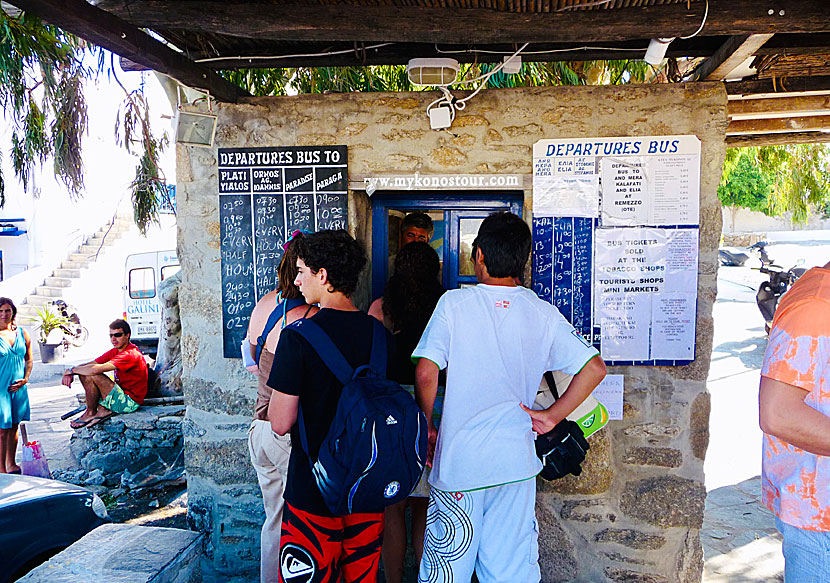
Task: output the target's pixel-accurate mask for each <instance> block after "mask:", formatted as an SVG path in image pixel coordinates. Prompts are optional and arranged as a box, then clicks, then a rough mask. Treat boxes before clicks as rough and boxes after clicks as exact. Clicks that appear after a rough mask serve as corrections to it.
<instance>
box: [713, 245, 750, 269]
mask: <svg viewBox="0 0 830 583" xmlns="http://www.w3.org/2000/svg"><path fill="white" fill-rule="evenodd" d="M747 259H749V255H747V254H746V253H742V252H741V251H732V250H730V249H724V248H720V249H718V260H719V261H720V264H721V265H723V266H724V267H741V266H742V265H743V264H744V263H746V260H747Z"/></svg>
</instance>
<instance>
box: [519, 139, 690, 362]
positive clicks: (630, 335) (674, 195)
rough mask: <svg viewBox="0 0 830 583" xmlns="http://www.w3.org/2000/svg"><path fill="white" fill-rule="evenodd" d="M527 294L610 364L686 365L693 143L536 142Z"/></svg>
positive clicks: (668, 140) (655, 140)
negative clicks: (530, 276)
mask: <svg viewBox="0 0 830 583" xmlns="http://www.w3.org/2000/svg"><path fill="white" fill-rule="evenodd" d="M533 168H534V176H533V189H534V190H533V216H534V218H533V237H534V260H533V289H534V291H536V293H537V294H539V297H541V298H542V299H545V300H547V301H550V302H551V303H553V304H554V305H555V306H556V307H557V308H559V310H560V312H562V314H563V315H564V316H565V317H566V318H567V319H568V320H569V321H570V322H571V323H572V324H573V325H574V327H575V328H576V329H577V330H578V331H579V332H580V333H581V334H582V335H583V336H585V337H586V338H587V339H588V340H589V341H590V342H592V343H593V344H594V346H596V347H597V348H598V349H599V350H600V352H601V353H602V356H603V358H604V359H605V360H606V361H609V362H611V363H612V364H651V365H658V364H659V365H676V364H686V363H688V362H691V361H693V360H694V341H695V323H696V308H697V284H698V282H697V270H698V240H699V234H700V232H699V231H700V229H699V221H700V212H699V204H700V140H698V138H697V137H696V136H642V137H614V138H579V139H564V140H540V141H539V142H537V143H536V144H534V147H533Z"/></svg>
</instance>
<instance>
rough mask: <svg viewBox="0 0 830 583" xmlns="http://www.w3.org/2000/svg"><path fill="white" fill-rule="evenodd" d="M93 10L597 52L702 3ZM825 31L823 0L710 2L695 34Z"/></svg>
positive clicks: (699, 12)
mask: <svg viewBox="0 0 830 583" xmlns="http://www.w3.org/2000/svg"><path fill="white" fill-rule="evenodd" d="M98 5H99V6H100V7H101V8H103V9H104V10H107V11H110V12H112V13H113V14H115V15H118V16H120V17H121V18H123V19H125V20H127V21H129V22H130V23H132V24H133V25H135V26H137V27H139V28H150V29H153V30H155V31H156V32H159V33H160V34H162V35H163V31H164V30H186V31H190V32H202V33H214V34H222V35H228V36H232V37H239V38H253V39H258V40H269V39H270V40H283V41H287V40H295V41H320V42H336V41H358V42H359V41H363V42H421V43H446V44H460V43H477V44H492V43H505V42H506V43H522V42H567V43H601V42H612V41H624V40H643V39H651V38H657V37H661V38H665V37H670V36H683V35H690V34H692V33H694V32H695V31H696V30H697V29H698V27H699V26H700V24H701V22H702V21H703V13H704V10H705V7H706V3H705V2H703V1H702V0H699V1H697V2H692V3H691V5H690V6H689V7H688V8H687V3H686V2H680V3H675V4H659V5H654V6H636V7H625V8H614V9H610V10H574V11H564V12H515V11H506V10H504V11H502V10H493V9H485V8H446V7H441V8H433V7H427V6H398V5H392V4H389V5H366V4H364V5H357V4H354V3H349V4H328V3H326V4H323V3H310V2H296V1H294V2H279V3H277V2H265V1H263V0H258V1H252V2H226V1H224V0H177V1H176V2H169V1H166V0H142V1H141V2H135V1H133V0H102V1H100V2H99V3H98ZM266 15H267V17H265V16H266ZM826 31H827V4H826V0H787V1H786V2H782V1H780V0H779V1H778V2H774V3H767V2H758V1H757V0H730V1H729V2H724V1H710V2H709V14H708V16H707V19H706V24H705V26H704V27H703V30H702V32H701V34H702V35H704V36H713V35H714V36H717V35H736V34H774V33H775V34H777V33H818V32H826ZM645 49H646V45H644V46H643V52H645Z"/></svg>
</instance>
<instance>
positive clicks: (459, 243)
mask: <svg viewBox="0 0 830 583" xmlns="http://www.w3.org/2000/svg"><path fill="white" fill-rule="evenodd" d="M371 200H372V299H374V298H378V297H380V296H381V295H383V286H384V284H385V283H386V280H387V279H389V271H390V262H389V257H390V255H394V254H396V253H397V245H398V229H399V228H400V220H401V219H402V218H403V216H404V215H405V214H406V213H408V212H412V211H422V212H425V213H427V214H429V215H430V217H431V218H432V221H433V224H434V225H435V231H434V233H433V236H432V241H431V242H430V244H431V245H432V247H433V248H434V249H435V250H436V251H437V252H438V257H439V258H440V259H441V262H442V263H441V265H442V268H441V276H442V277H441V281H442V283H443V284H444V287H445V288H447V289H455V288H457V287H462V286H465V285H474V284H475V283H476V278H475V274H474V272H473V264H472V261H471V258H470V253H471V246H472V242H473V239H475V236H476V233H477V232H478V227H479V225H481V221H483V220H484V218H485V217H486V216H487V215H489V214H490V213H492V212H495V211H500V210H509V211H511V212H514V213H516V214H517V215H519V216H521V214H522V193H521V192H516V191H507V192H488V193H487V194H483V195H476V194H448V193H446V192H437V193H436V192H418V193H417V194H416V195H412V194H410V193H408V192H407V193H405V194H401V193H400V192H376V193H375V194H374V195H373V196H372V199H371Z"/></svg>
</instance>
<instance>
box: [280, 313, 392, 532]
mask: <svg viewBox="0 0 830 583" xmlns="http://www.w3.org/2000/svg"><path fill="white" fill-rule="evenodd" d="M311 320H313V321H314V323H315V324H317V325H318V326H320V328H322V329H323V330H324V331H325V332H326V334H328V335H329V337H330V338H331V339H332V341H333V342H334V344H335V345H336V346H337V347H338V348H339V349H340V351H341V352H342V353H343V356H345V357H346V360H348V361H349V363H350V364H351V365H352V366H353V367H355V368H356V367H358V366H362V365H364V364H368V363H369V355H370V354H371V350H372V334H373V326H374V322H375V321H376V320H375V319H374V318H372V317H371V316H369V315H368V314H366V313H364V312H361V311H354V312H347V311H343V310H332V309H330V308H324V309H322V310H320V311H319V312H317V314H315V315H314V316H312V317H311ZM386 339H387V352H386V354H387V367H388V370H387V376H388V377H390V378H394V376H393V375H394V370H392V369H393V367H394V354H395V351H394V345H393V341H392V337H391V334H389V333H388V332H387V333H386ZM268 386H269V387H271V388H272V389H274V390H275V391H279V392H280V393H284V394H287V395H295V396H299V397H300V407H302V410H303V419H304V420H305V427H306V436H307V438H308V447H309V453H310V454H311V455H312V457H313V458H314V459H316V458H317V454H318V452H319V451H320V445H321V444H322V442H323V439H324V438H325V437H326V434H327V433H328V431H329V428H330V427H331V422H332V421H333V420H334V414H335V412H336V411H337V402H338V400H339V399H340V392H341V390H342V389H343V385H342V384H340V382H339V381H338V380H337V378H336V377H335V376H334V375H333V374H332V373H331V371H329V369H328V368H327V367H326V365H324V364H323V361H322V360H321V359H320V357H319V356H318V355H317V351H316V350H314V348H312V346H311V345H310V344H309V343H308V342H307V341H306V339H305V338H303V337H302V336H300V333H299V332H296V331H295V330H292V329H291V328H285V329H284V330H283V331H282V333H281V334H280V340H279V343H278V344H277V349H276V351H275V352H274V365H273V366H272V367H271V374H270V376H269V377H268ZM284 497H285V501H286V502H288V503H289V504H291V506H293V507H294V508H297V509H299V510H303V511H305V512H310V513H312V514H316V515H318V516H332V514H331V512H330V511H329V509H328V507H327V506H326V504H325V502H324V501H323V497H322V496H321V495H320V490H319V489H318V488H317V483H316V482H315V480H314V476H313V475H312V473H311V467H310V464H309V460H308V456H307V455H306V453H305V452H304V451H303V446H302V443H301V441H300V431H299V428H298V424H297V423H295V424H294V426H293V427H292V428H291V459H290V461H289V463H288V480H287V484H286V487H285V496H284Z"/></svg>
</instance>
